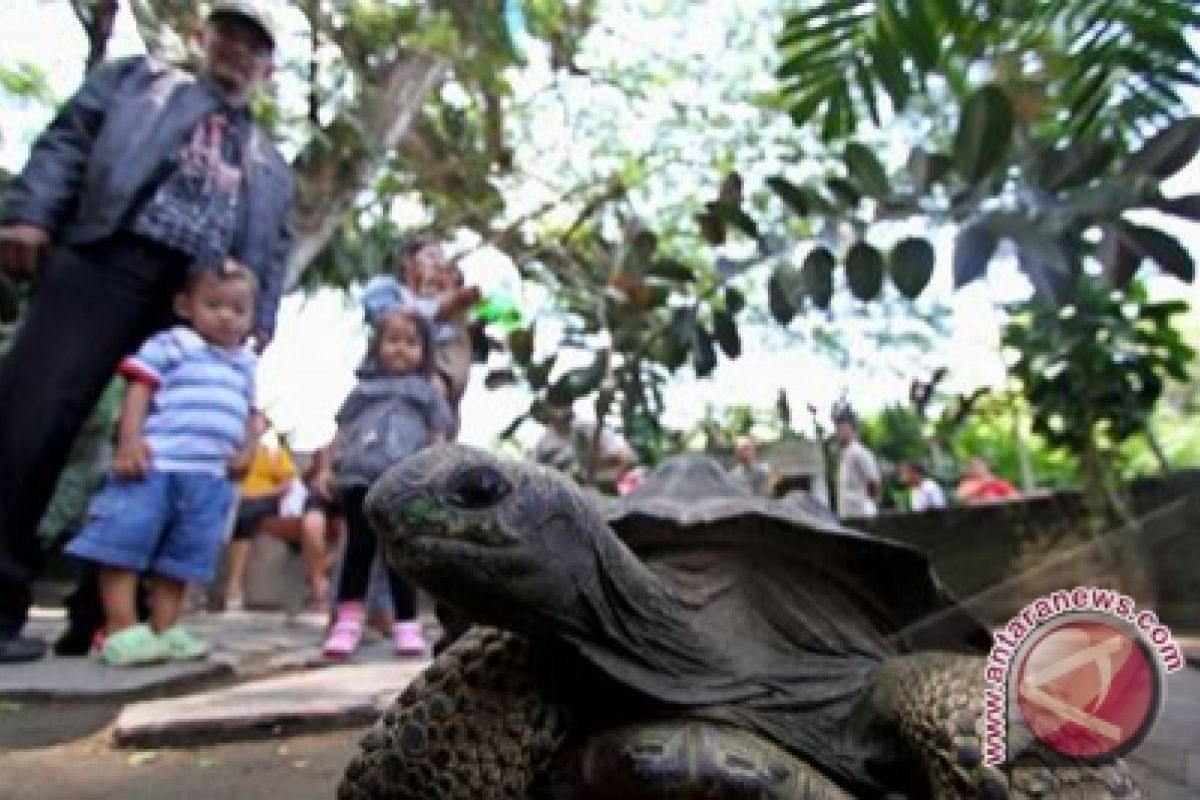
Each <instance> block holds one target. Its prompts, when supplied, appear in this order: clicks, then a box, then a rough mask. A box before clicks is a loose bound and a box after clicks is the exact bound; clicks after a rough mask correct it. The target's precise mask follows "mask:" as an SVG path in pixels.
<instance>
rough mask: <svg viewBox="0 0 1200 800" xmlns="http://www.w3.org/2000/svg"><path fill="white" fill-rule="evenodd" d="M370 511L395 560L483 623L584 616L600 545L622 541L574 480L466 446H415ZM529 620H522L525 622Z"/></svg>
mask: <svg viewBox="0 0 1200 800" xmlns="http://www.w3.org/2000/svg"><path fill="white" fill-rule="evenodd" d="M366 511H367V515H368V517H369V519H370V520H371V524H372V526H373V527H374V528H375V531H376V532H377V533H378V534H379V540H380V545H381V547H382V549H383V551H384V554H385V556H386V557H387V559H388V561H389V563H391V564H392V565H393V566H394V567H396V568H397V569H399V570H400V571H401V572H402V573H404V574H405V575H406V576H407V577H409V578H411V579H412V580H414V581H415V582H416V583H418V584H419V585H421V586H422V587H423V588H425V589H426V590H428V591H429V592H431V593H432V594H433V595H434V596H435V597H437V598H438V599H440V600H443V601H446V602H449V603H450V604H451V605H454V606H456V607H457V608H459V609H461V610H463V611H466V612H467V613H468V614H469V615H471V616H472V617H474V618H475V619H476V620H477V621H480V622H489V623H491V624H498V625H503V626H506V627H510V628H515V629H518V630H521V629H524V630H525V632H531V631H529V630H527V629H528V627H529V625H528V621H529V619H530V618H531V617H536V618H538V619H543V620H544V619H545V617H546V616H547V615H549V616H550V617H552V618H553V619H555V620H556V622H555V625H556V626H557V625H559V624H561V621H562V620H563V619H567V618H574V617H578V613H577V612H578V608H577V605H578V599H579V598H578V594H579V591H580V588H581V587H586V586H588V585H591V584H593V583H594V582H595V581H596V580H597V578H596V575H597V563H596V562H597V558H598V550H603V549H604V548H605V547H608V546H611V545H616V546H618V547H619V546H620V545H619V544H617V543H616V539H615V536H614V535H613V534H612V533H611V531H610V530H609V529H608V527H607V525H606V523H605V522H604V520H603V517H602V516H601V514H600V512H599V511H598V510H597V509H596V508H595V506H594V505H593V504H592V503H591V502H590V501H589V500H588V499H587V498H586V497H585V495H584V494H583V493H582V492H580V491H579V489H577V488H576V487H575V486H574V484H572V483H570V482H569V481H568V480H566V479H564V478H562V477H561V476H559V475H558V474H556V473H553V472H550V471H548V470H546V469H544V468H542V467H538V466H535V465H533V464H529V463H525V462H517V461H507V460H503V459H500V458H497V457H495V456H493V455H491V454H489V453H487V452H485V451H483V450H478V449H476V448H472V447H467V446H464V445H457V444H447V445H439V446H436V447H433V448H429V449H427V450H423V451H421V452H419V453H416V454H414V455H412V456H410V457H408V458H406V459H404V460H403V461H401V462H400V463H399V464H397V465H396V466H394V467H392V468H391V469H390V470H388V472H387V473H385V474H384V475H383V476H382V477H381V478H380V479H379V480H378V481H376V483H375V485H374V486H373V487H372V488H371V491H370V492H369V493H368V495H367V502H366ZM522 620H523V621H525V623H526V624H521V621H522Z"/></svg>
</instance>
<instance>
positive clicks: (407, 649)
mask: <svg viewBox="0 0 1200 800" xmlns="http://www.w3.org/2000/svg"><path fill="white" fill-rule="evenodd" d="M392 639H393V640H394V641H395V643H396V652H397V653H399V654H400V655H402V656H423V655H425V634H424V633H423V632H422V631H421V623H419V622H417V621H415V620H410V621H409V622H397V623H396V624H395V625H393V626H392Z"/></svg>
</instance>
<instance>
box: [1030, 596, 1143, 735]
mask: <svg viewBox="0 0 1200 800" xmlns="http://www.w3.org/2000/svg"><path fill="white" fill-rule="evenodd" d="M1012 690H1013V692H1014V694H1015V696H1016V699H1017V707H1018V708H1019V709H1020V710H1021V716H1022V717H1023V718H1024V721H1025V724H1026V725H1027V726H1028V728H1029V730H1030V732H1031V733H1032V734H1033V735H1034V736H1035V737H1037V738H1038V740H1039V741H1041V742H1043V743H1045V744H1046V745H1047V746H1049V747H1051V748H1052V749H1054V750H1057V751H1058V752H1060V753H1062V754H1064V755H1068V756H1074V757H1077V758H1083V759H1104V758H1111V757H1114V756H1120V755H1124V754H1125V753H1128V752H1129V751H1130V750H1132V749H1133V748H1134V747H1136V746H1137V745H1138V744H1139V743H1140V742H1141V740H1142V739H1143V738H1144V737H1145V735H1146V734H1147V733H1148V732H1149V730H1150V727H1151V726H1152V725H1153V724H1154V718H1155V716H1156V714H1157V713H1158V705H1159V698H1160V696H1161V694H1160V686H1159V674H1158V669H1157V667H1156V665H1155V661H1154V656H1153V654H1152V653H1151V652H1150V650H1149V648H1148V647H1146V645H1145V643H1144V642H1142V640H1141V639H1140V638H1139V637H1138V636H1137V635H1136V634H1135V633H1133V632H1131V631H1129V630H1127V629H1126V628H1125V627H1124V626H1123V625H1121V624H1120V623H1119V622H1117V621H1116V620H1115V619H1111V618H1097V617H1095V616H1091V615H1086V616H1083V615H1073V616H1069V617H1066V618H1064V619H1062V620H1061V621H1059V622H1058V623H1057V624H1054V625H1052V626H1050V627H1047V628H1045V629H1044V630H1041V631H1038V632H1037V633H1036V634H1034V636H1033V637H1032V638H1031V640H1030V642H1029V645H1028V646H1027V647H1026V649H1025V651H1024V652H1023V654H1022V655H1021V658H1020V661H1019V664H1018V667H1017V672H1016V683H1015V684H1014V685H1013V686H1012Z"/></svg>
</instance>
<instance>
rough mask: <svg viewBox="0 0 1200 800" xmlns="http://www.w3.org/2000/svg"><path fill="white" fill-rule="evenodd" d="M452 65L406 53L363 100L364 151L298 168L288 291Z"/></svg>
mask: <svg viewBox="0 0 1200 800" xmlns="http://www.w3.org/2000/svg"><path fill="white" fill-rule="evenodd" d="M447 67H448V64H447V62H446V61H445V60H443V59H441V58H438V57H436V56H432V55H429V54H427V53H420V52H410V53H406V54H404V55H402V56H400V58H399V59H398V60H397V61H396V63H395V64H393V65H392V66H391V68H390V69H389V70H388V71H387V73H386V78H385V79H384V81H383V85H382V88H381V90H379V91H378V92H376V93H372V94H371V95H370V96H369V97H367V98H364V102H363V103H362V107H363V108H364V109H365V111H364V113H363V114H362V116H363V134H364V137H365V139H366V141H365V142H364V147H363V148H362V149H360V150H359V151H358V152H357V153H356V154H355V155H354V156H352V157H350V158H349V159H347V158H346V157H345V156H344V155H343V154H340V153H337V152H330V153H329V154H327V155H326V156H325V157H323V158H321V159H318V160H315V161H314V162H312V163H310V164H306V165H304V166H303V167H298V168H297V172H296V182H297V187H298V196H297V203H296V209H297V213H296V243H295V248H294V249H293V251H292V256H291V261H290V262H289V264H288V278H287V284H286V286H287V288H288V289H291V288H293V287H295V285H296V282H297V281H298V280H299V279H300V276H301V275H303V274H304V270H305V269H307V268H308V265H309V264H311V263H312V262H313V259H315V258H316V257H317V255H318V254H319V253H320V252H321V250H322V249H324V247H325V246H326V245H327V244H328V243H329V240H330V239H331V238H332V237H333V233H334V231H335V230H337V226H338V223H339V222H340V221H341V218H342V215H343V214H345V213H346V212H347V211H349V210H350V208H351V207H352V206H353V204H354V199H355V197H356V196H357V194H358V193H359V192H360V191H362V189H363V187H365V186H366V185H367V180H368V178H369V177H370V175H371V172H372V170H373V169H374V168H375V167H376V166H377V165H378V164H379V163H380V162H381V161H382V160H383V159H385V158H386V157H387V155H388V153H389V152H391V151H392V150H393V149H395V148H396V146H397V145H398V144H399V143H400V140H401V139H402V138H403V137H404V135H405V134H406V133H407V132H408V130H409V129H410V128H411V127H412V124H413V121H414V120H415V119H416V117H417V114H418V112H419V111H420V110H421V106H422V104H423V103H424V100H425V96H426V95H427V94H428V93H429V92H430V90H432V89H433V87H434V86H436V85H437V83H438V82H439V81H441V79H442V76H443V75H444V74H445V72H446V69H447Z"/></svg>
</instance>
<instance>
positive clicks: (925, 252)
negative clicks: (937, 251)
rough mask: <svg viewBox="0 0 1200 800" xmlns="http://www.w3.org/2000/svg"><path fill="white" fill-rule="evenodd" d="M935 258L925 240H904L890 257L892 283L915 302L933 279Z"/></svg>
mask: <svg viewBox="0 0 1200 800" xmlns="http://www.w3.org/2000/svg"><path fill="white" fill-rule="evenodd" d="M934 261H935V256H934V252H933V246H932V245H930V244H929V242H927V241H925V240H924V239H917V238H914V237H909V238H907V239H902V240H900V241H899V242H897V243H896V246H895V247H893V248H892V252H891V253H890V254H889V255H888V267H889V271H890V272H891V276H892V283H894V284H895V285H896V289H897V290H899V292H900V294H902V295H904V296H905V297H907V298H908V299H909V300H915V299H916V298H917V297H918V296H919V295H920V294H921V292H922V291H924V289H925V287H926V286H927V285H928V284H929V279H930V278H931V277H933V266H934Z"/></svg>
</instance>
